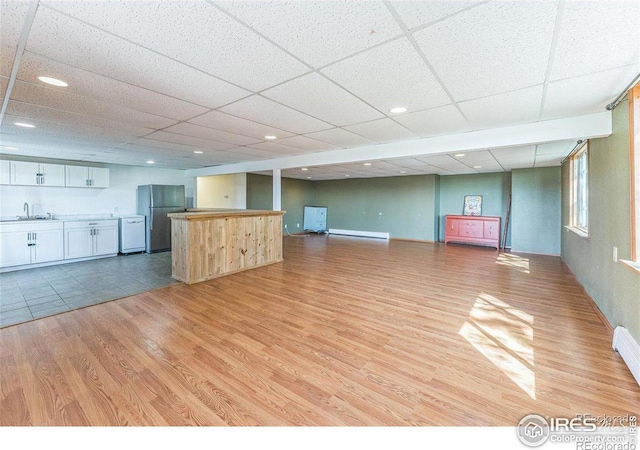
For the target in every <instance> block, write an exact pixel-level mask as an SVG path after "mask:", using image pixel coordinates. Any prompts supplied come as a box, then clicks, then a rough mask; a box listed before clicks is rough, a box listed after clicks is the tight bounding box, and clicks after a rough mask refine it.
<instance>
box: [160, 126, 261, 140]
mask: <svg viewBox="0 0 640 450" xmlns="http://www.w3.org/2000/svg"><path fill="white" fill-rule="evenodd" d="M164 131H168V132H169V133H177V134H184V135H186V136H193V137H198V138H202V139H207V140H210V141H217V142H225V143H227V144H235V145H248V144H256V143H258V142H260V140H259V139H254V138H250V137H247V136H242V135H240V134H235V133H227V132H226V131H220V130H214V129H213V128H207V127H203V126H200V125H194V124H191V123H186V122H183V123H179V124H176V125H173V126H171V127H168V128H165V129H164Z"/></svg>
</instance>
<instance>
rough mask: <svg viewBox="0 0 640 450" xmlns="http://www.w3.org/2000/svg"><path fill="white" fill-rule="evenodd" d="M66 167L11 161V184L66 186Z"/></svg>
mask: <svg viewBox="0 0 640 450" xmlns="http://www.w3.org/2000/svg"><path fill="white" fill-rule="evenodd" d="M64 167H65V166H63V165H60V164H44V163H36V162H24V161H11V162H10V174H11V177H10V179H11V184H17V185H23V186H64ZM3 172H4V170H3ZM3 175H4V174H3ZM3 180H4V176H3Z"/></svg>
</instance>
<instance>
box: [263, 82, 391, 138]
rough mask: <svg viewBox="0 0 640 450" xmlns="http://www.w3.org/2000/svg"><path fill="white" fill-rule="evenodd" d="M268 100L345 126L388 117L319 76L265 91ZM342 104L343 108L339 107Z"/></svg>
mask: <svg viewBox="0 0 640 450" xmlns="http://www.w3.org/2000/svg"><path fill="white" fill-rule="evenodd" d="M261 94H262V95H264V96H265V97H267V98H270V99H272V100H275V101H277V102H279V103H282V104H285V105H287V106H290V107H292V108H294V109H297V110H298V111H302V112H304V113H307V114H309V115H310V116H313V117H317V118H318V119H320V120H324V121H325V122H328V123H331V124H334V125H337V126H343V125H351V124H354V123H360V122H366V121H368V120H374V119H378V118H381V117H384V116H383V114H381V113H380V112H378V111H376V110H375V109H374V108H372V107H371V106H369V105H367V104H366V103H364V102H363V101H362V100H359V99H358V98H357V97H355V96H353V95H352V94H351V93H349V92H347V91H345V90H344V89H342V88H341V87H339V86H337V85H336V84H334V83H332V82H331V81H329V80H327V79H326V78H324V77H323V76H321V75H319V74H317V73H311V74H309V75H305V76H303V77H300V78H296V79H295V80H292V81H289V82H287V83H284V84H281V85H279V86H277V87H275V88H272V89H268V90H266V91H263V92H261ZM338 105H340V106H339V107H337V106H338Z"/></svg>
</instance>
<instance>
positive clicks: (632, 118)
mask: <svg viewBox="0 0 640 450" xmlns="http://www.w3.org/2000/svg"><path fill="white" fill-rule="evenodd" d="M628 97H629V146H630V148H629V167H630V169H631V259H632V260H633V261H635V262H637V263H638V262H640V83H637V84H636V85H635V86H634V87H632V88H631V89H630V90H629V95H628Z"/></svg>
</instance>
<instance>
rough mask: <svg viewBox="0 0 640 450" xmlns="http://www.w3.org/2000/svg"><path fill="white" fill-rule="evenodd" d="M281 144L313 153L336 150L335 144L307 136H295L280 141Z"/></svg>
mask: <svg viewBox="0 0 640 450" xmlns="http://www.w3.org/2000/svg"><path fill="white" fill-rule="evenodd" d="M280 143H282V144H283V145H290V146H292V147H297V148H301V149H304V150H313V151H316V152H318V151H325V150H331V149H334V148H336V146H335V145H333V144H328V143H326V142H322V141H318V140H316V139H311V138H309V137H306V136H293V137H289V138H284V139H280Z"/></svg>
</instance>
